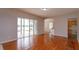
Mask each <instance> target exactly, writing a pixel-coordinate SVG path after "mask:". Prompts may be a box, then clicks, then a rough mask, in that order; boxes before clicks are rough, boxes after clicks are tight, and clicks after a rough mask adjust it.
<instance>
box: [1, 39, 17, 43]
mask: <svg viewBox="0 0 79 59" xmlns="http://www.w3.org/2000/svg"><path fill="white" fill-rule="evenodd" d="M15 40H17V39H16V38H15V39H8V40H5V41H2V42H0V44H4V43H7V42H11V41H15Z"/></svg>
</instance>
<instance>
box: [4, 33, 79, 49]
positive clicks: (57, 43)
mask: <svg viewBox="0 0 79 59" xmlns="http://www.w3.org/2000/svg"><path fill="white" fill-rule="evenodd" d="M33 40H34V44H33V45H32V47H31V48H30V49H28V50H78V49H79V45H78V42H77V41H76V40H74V41H72V40H71V41H70V40H68V39H67V38H64V37H60V36H51V37H49V36H48V35H46V34H45V35H38V36H34V38H33ZM3 48H4V50H17V41H13V42H8V43H4V44H3Z"/></svg>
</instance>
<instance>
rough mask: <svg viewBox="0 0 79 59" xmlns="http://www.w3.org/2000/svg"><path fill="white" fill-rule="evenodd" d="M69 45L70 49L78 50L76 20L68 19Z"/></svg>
mask: <svg viewBox="0 0 79 59" xmlns="http://www.w3.org/2000/svg"><path fill="white" fill-rule="evenodd" d="M68 44H69V47H71V48H73V49H77V47H78V41H77V19H76V18H69V19H68Z"/></svg>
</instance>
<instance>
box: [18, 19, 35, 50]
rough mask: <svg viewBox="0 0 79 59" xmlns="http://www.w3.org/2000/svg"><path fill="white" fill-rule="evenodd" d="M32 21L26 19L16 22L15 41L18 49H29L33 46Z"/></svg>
mask: <svg viewBox="0 0 79 59" xmlns="http://www.w3.org/2000/svg"><path fill="white" fill-rule="evenodd" d="M33 35H34V20H33V19H27V18H18V21H17V39H18V49H29V48H30V47H31V45H32V44H33Z"/></svg>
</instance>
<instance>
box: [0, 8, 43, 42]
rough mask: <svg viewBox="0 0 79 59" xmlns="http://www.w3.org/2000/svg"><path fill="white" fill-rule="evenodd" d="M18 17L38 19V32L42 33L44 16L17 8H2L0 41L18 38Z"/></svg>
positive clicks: (0, 11)
mask: <svg viewBox="0 0 79 59" xmlns="http://www.w3.org/2000/svg"><path fill="white" fill-rule="evenodd" d="M17 17H26V18H32V19H36V20H37V22H38V23H37V24H38V26H37V29H38V30H37V31H38V34H42V32H43V20H42V18H40V17H37V16H33V15H30V14H27V13H24V12H21V11H18V10H15V9H0V42H3V41H7V40H11V39H16V38H17Z"/></svg>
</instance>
